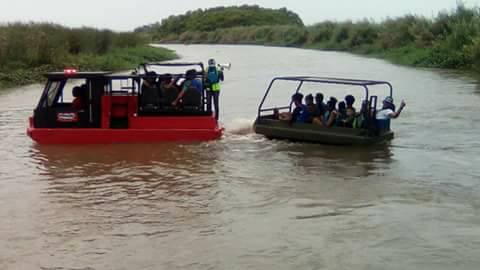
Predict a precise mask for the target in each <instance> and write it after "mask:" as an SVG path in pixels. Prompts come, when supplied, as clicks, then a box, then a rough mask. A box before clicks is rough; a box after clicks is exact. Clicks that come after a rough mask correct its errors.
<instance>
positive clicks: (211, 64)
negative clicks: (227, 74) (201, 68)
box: [206, 59, 224, 120]
mask: <svg viewBox="0 0 480 270" xmlns="http://www.w3.org/2000/svg"><path fill="white" fill-rule="evenodd" d="M223 80H224V76H223V71H222V70H219V69H218V68H217V64H216V62H215V59H210V60H208V69H207V82H206V83H207V85H206V88H207V110H208V111H212V99H213V106H214V109H215V119H217V120H218V117H219V115H220V110H219V96H220V82H221V81H223Z"/></svg>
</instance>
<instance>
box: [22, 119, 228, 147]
mask: <svg viewBox="0 0 480 270" xmlns="http://www.w3.org/2000/svg"><path fill="white" fill-rule="evenodd" d="M130 121H131V122H130V123H131V127H129V128H128V129H110V128H82V129H79V128H34V127H33V125H32V121H31V120H30V123H31V124H30V127H29V128H28V129H27V134H28V135H29V136H30V137H31V138H32V139H33V140H34V141H36V142H37V143H40V144H110V143H151V142H161V141H209V140H216V139H219V138H220V137H221V136H222V133H223V128H221V127H219V126H218V124H217V121H216V120H215V118H214V117H203V116H200V117H148V118H143V117H131V118H130Z"/></svg>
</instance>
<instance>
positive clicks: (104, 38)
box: [0, 23, 176, 88]
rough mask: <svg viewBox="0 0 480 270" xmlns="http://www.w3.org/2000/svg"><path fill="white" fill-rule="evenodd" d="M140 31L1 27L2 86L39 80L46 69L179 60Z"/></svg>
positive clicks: (120, 66)
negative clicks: (151, 41)
mask: <svg viewBox="0 0 480 270" xmlns="http://www.w3.org/2000/svg"><path fill="white" fill-rule="evenodd" d="M149 41H150V40H149V39H148V38H146V37H145V35H142V34H138V33H128V32H127V33H116V32H113V31H109V30H98V29H93V28H76V29H71V28H65V27H62V26H59V25H54V24H21V23H15V24H8V25H0V88H6V87H11V86H17V85H23V84H28V83H33V82H37V81H39V80H41V79H42V74H43V73H45V72H48V71H55V70H63V69H64V68H65V67H74V68H77V69H79V70H82V71H94V70H109V71H118V70H125V69H131V68H134V67H135V66H136V65H138V64H139V63H141V62H145V61H163V60H169V59H173V58H176V55H175V53H174V52H172V51H170V50H167V49H162V48H152V47H149V46H148V42H149Z"/></svg>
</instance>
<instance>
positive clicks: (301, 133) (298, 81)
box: [254, 76, 394, 145]
mask: <svg viewBox="0 0 480 270" xmlns="http://www.w3.org/2000/svg"><path fill="white" fill-rule="evenodd" d="M285 81H286V82H289V83H292V82H293V83H294V84H295V85H296V88H295V93H298V92H301V90H302V87H304V86H305V85H307V84H308V85H309V86H312V85H318V84H323V86H324V87H325V85H345V86H349V87H352V86H353V88H354V89H359V90H362V89H363V92H364V95H365V98H364V100H365V101H367V102H368V106H367V108H368V109H367V110H365V111H364V112H362V117H363V119H365V121H364V125H362V127H361V128H347V127H324V126H320V125H315V124H309V123H293V124H290V123H289V122H288V121H283V120H278V119H276V117H275V113H274V112H275V111H280V112H290V113H291V112H292V105H293V104H292V102H290V105H288V106H283V107H281V106H280V107H266V106H265V104H266V100H267V98H268V97H269V94H270V92H271V91H272V89H274V88H275V87H274V86H276V85H277V84H279V82H285ZM372 86H384V87H385V88H386V89H387V92H388V95H389V96H391V97H393V87H392V85H391V84H390V83H389V82H386V81H373V80H356V79H342V78H327V77H307V76H297V77H276V78H274V79H273V80H272V81H271V82H270V85H269V86H268V88H267V91H266V92H265V95H264V97H263V99H262V101H261V103H260V106H259V107H258V115H257V119H256V120H255V123H254V131H255V133H257V134H261V135H264V136H266V137H267V138H269V139H285V140H291V141H301V142H311V143H321V144H333V145H370V144H376V143H381V142H385V141H388V140H391V139H392V138H393V137H394V133H393V131H392V130H391V129H390V120H388V122H387V124H386V125H385V124H382V125H379V124H378V121H377V120H376V119H375V115H376V112H377V111H376V108H377V101H378V96H376V95H369V87H372ZM349 90H350V88H349Z"/></svg>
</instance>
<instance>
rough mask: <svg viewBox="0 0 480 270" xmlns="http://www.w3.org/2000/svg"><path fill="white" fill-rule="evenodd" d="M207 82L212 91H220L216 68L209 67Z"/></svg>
mask: <svg viewBox="0 0 480 270" xmlns="http://www.w3.org/2000/svg"><path fill="white" fill-rule="evenodd" d="M207 80H208V83H209V84H210V89H211V90H212V91H220V76H219V74H218V70H217V68H216V67H209V68H208V72H207Z"/></svg>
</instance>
